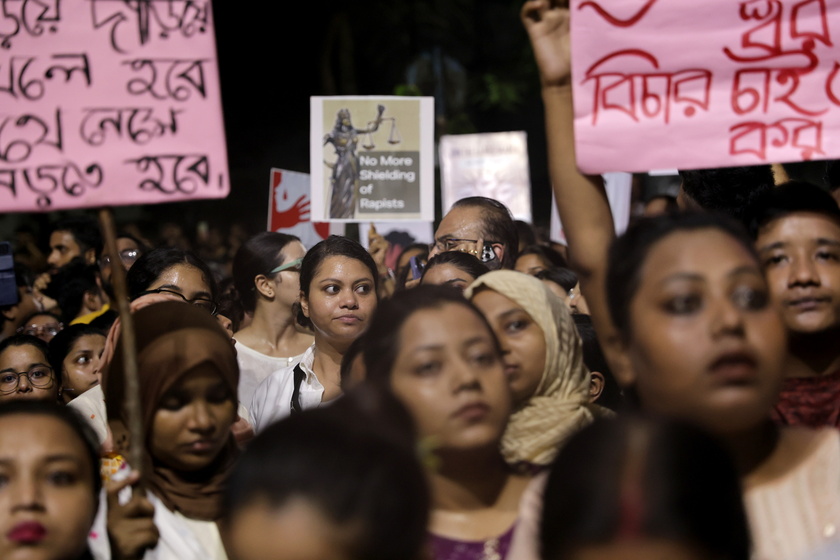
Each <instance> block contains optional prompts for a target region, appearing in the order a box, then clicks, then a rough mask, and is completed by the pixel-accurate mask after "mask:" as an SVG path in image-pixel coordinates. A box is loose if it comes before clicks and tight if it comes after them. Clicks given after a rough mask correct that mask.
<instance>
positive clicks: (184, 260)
mask: <svg viewBox="0 0 840 560" xmlns="http://www.w3.org/2000/svg"><path fill="white" fill-rule="evenodd" d="M178 264H186V265H189V266H192V267H194V268H197V269H198V270H199V271H201V274H202V275H203V276H204V279H205V280H206V281H207V284H208V285H209V286H210V295H211V297H212V298H213V300H214V301H215V300H216V298H217V296H218V293H217V292H218V287H217V286H216V281H215V279H214V278H213V273H212V272H211V270H210V268H209V267H208V266H207V264H206V263H205V262H204V261H203V260H201V259H200V258H198V256H197V255H196V254H195V253H193V252H192V251H188V250H184V249H179V248H177V247H158V248H157V249H152V250H151V251H149V252H148V253H146V254H144V255H143V256H142V257H140V258H139V259H137V261H136V262H135V263H134V264H133V265H131V268H130V269H129V270H128V274H126V283H127V284H128V297H129V299H132V300H133V299H136V298H137V297H139V296H140V294H142V293H143V292H145V291H146V290H148V289H149V286H151V285H152V284H154V282H155V280H157V279H158V278H160V276H161V275H162V274H163V273H165V272H166V271H167V270H168V269H170V268H172V267H173V266H175V265H178Z"/></svg>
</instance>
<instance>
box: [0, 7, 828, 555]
mask: <svg viewBox="0 0 840 560" xmlns="http://www.w3.org/2000/svg"><path fill="white" fill-rule="evenodd" d="M522 19H523V22H524V24H525V27H526V29H527V31H528V33H529V36H530V37H531V42H532V45H533V47H534V52H535V55H536V58H537V62H538V65H539V68H540V70H541V79H542V86H543V98H544V102H545V106H546V118H547V131H548V149H549V155H550V158H549V159H550V163H551V173H552V178H553V181H554V185H555V187H554V188H555V191H556V194H557V200H558V207H559V211H560V215H561V218H562V220H563V223H564V226H565V228H566V234H567V238H568V243H569V245H568V254H567V255H561V254H559V253H557V252H555V251H553V250H552V249H551V248H550V247H546V246H540V245H536V246H530V247H523V250H521V251H520V248H519V247H512V246H507V247H501V249H499V248H498V247H497V248H493V247H494V245H503V243H501V242H496V241H493V242H490V243H488V244H487V245H486V247H488V249H486V250H487V251H490V253H489V254H488V255H486V258H483V257H485V255H484V254H481V249H482V247H481V246H480V245H481V244H480V243H477V242H475V241H472V240H470V239H458V238H455V237H454V236H449V237H447V238H446V239H445V240H444V241H445V242H441V241H440V240H438V241H437V242H436V247H435V248H434V249H433V250H432V254H431V258H428V259H426V257H424V256H423V255H424V253H428V251H427V250H426V248H424V247H410V248H407V249H406V250H405V251H404V257H405V258H401V259H400V261H399V266H398V271H397V275H396V278H395V276H394V275H392V274H388V273H383V272H384V271H383V262H382V259H381V256H382V251H379V250H375V249H374V248H373V246H372V248H371V251H370V252H369V251H368V250H365V249H364V248H363V247H362V246H361V245H359V244H358V243H356V242H355V241H352V240H350V239H347V238H344V237H338V236H333V237H329V238H328V239H326V240H324V241H322V242H320V243H318V244H317V245H315V246H314V247H311V248H309V249H308V250H307V248H305V247H304V246H303V245H302V244H301V242H300V241H299V240H298V239H297V238H295V237H294V236H290V235H286V234H282V233H274V232H265V233H261V234H259V235H256V236H254V237H252V238H251V239H248V240H247V241H245V242H243V243H242V245H241V247H240V248H239V250H238V251H237V253H236V256H235V258H234V261H233V278H232V281H231V282H228V283H227V286H228V287H227V288H226V289H224V290H223V289H220V287H219V285H217V280H216V278H215V277H214V274H213V271H212V270H211V269H210V268H209V267H208V266H207V265H206V264H205V262H203V261H202V260H201V259H200V258H199V257H197V256H196V255H195V254H193V253H192V252H190V251H188V250H184V249H180V248H173V247H159V248H155V249H151V250H149V249H147V248H145V247H142V246H133V247H131V248H128V249H125V251H126V255H128V253H130V258H122V251H121V254H120V256H121V258H120V261H119V262H121V263H122V264H123V266H124V267H125V269H126V270H127V279H126V281H127V291H128V297H129V299H130V300H131V303H130V311H131V320H130V321H128V320H127V318H126V317H119V316H118V314H117V313H116V311H115V310H107V311H105V312H98V313H96V314H93V315H96V317H95V318H94V317H93V316H91V317H89V318H88V319H86V320H76V321H75V322H76V324H73V325H70V326H67V327H65V328H61V327H62V325H60V324H56V325H54V326H53V327H47V326H38V325H34V323H33V326H31V327H30V326H27V325H29V323H30V322H32V321H34V319H32V320H27V321H24V322H23V323H22V325H23V326H21V328H20V329H19V330H20V332H19V333H18V334H12V335H10V336H4V338H3V339H2V341H0V524H2V529H0V558H3V559H14V560H36V559H39V560H81V559H115V560H136V559H141V558H142V559H146V560H157V559H160V560H169V559H179V560H192V559H195V560H199V559H201V560H203V559H227V558H230V559H232V560H257V559H276V560H281V559H282V560H306V559H353V560H375V559H382V560H424V559H428V560H480V559H483V560H491V559H493V560H502V559H505V558H508V559H511V560H520V559H521V560H539V559H541V560H559V559H575V560H588V559H608V560H610V559H619V558H621V559H688V560H713V559H728V560H747V559H754V560H775V559H779V560H782V559H784V560H788V559H789V560H809V559H811V560H816V559H818V558H832V557H837V555H840V542H838V541H840V534H838V529H840V433H838V432H837V431H836V426H837V425H838V422H837V418H838V416H840V401H838V400H837V399H838V397H837V395H838V394H840V390H838V389H837V387H838V385H840V381H838V378H840V352H838V350H837V346H836V339H837V338H836V337H837V336H838V334H840V208H838V206H837V203H836V202H835V201H834V200H833V199H832V198H831V196H830V195H829V194H828V193H826V192H824V191H821V190H820V189H819V188H817V187H811V186H809V185H802V184H784V185H781V186H778V187H774V188H772V189H771V190H770V191H768V192H766V193H764V194H763V195H761V196H757V197H755V200H754V201H753V202H752V204H751V206H750V208H748V209H747V211H746V212H745V211H744V209H743V208H741V209H739V212H740V215H741V216H742V217H743V216H747V218H745V220H746V223H747V225H748V226H751V229H750V231H748V230H747V228H745V227H744V226H743V225H742V224H739V223H737V222H735V221H732V220H731V219H730V218H728V217H726V216H723V215H719V214H715V213H711V212H710V213H698V212H696V211H694V212H692V211H689V212H682V213H673V214H663V215H660V216H656V217H650V218H642V219H640V220H638V221H637V222H635V223H634V224H632V225H631V226H630V228H629V229H628V231H627V232H626V233H625V234H624V235H622V236H621V237H619V238H617V239H614V231H613V226H612V224H613V221H612V218H611V216H610V211H609V205H608V203H607V200H606V197H605V196H604V191H603V185H602V184H601V183H600V180H599V178H597V177H589V176H585V175H582V174H580V173H579V172H578V171H577V170H576V168H575V166H574V146H573V144H572V133H571V128H572V109H571V96H570V89H569V85H568V81H569V75H570V67H569V60H570V55H569V47H568V45H569V43H568V24H569V14H568V10H567V9H564V8H562V7H558V6H556V5H555V4H554V3H551V2H549V1H548V0H528V1H527V2H526V3H525V5H524V7H523V11H522ZM507 219H508V220H510V218H509V217H508V218H507ZM510 222H511V224H512V223H513V222H512V220H510ZM477 237H481V238H482V239H484V240H486V239H488V237H486V236H485V235H484V233H482V234H481V235H477ZM439 245H442V246H443V249H445V250H443V251H441V250H440V247H438V246H439ZM450 245H451V246H450ZM496 250H499V251H504V253H503V254H504V259H502V258H496V256H497V255H495V254H494V253H493V251H496ZM517 253H519V258H518V259H517V258H514V257H516V255H517ZM499 254H502V253H501V252H500V253H499ZM409 256H411V257H414V259H412V260H411V264H410V265H409ZM427 256H428V255H427ZM104 258H105V259H107V255H106V256H105V257H104ZM566 259H568V261H567V260H566ZM426 260H427V262H425V261H426ZM503 260H504V262H508V261H511V262H510V264H511V266H501V265H500V261H503ZM418 261H419V262H420V263H421V264H418ZM102 262H103V260H102V258H100V265H101V263H102ZM110 262H111V261H110V260H108V265H109V266H110ZM423 262H425V266H423V265H422V263H423ZM567 262H568V263H569V264H568V265H567ZM114 263H115V264H116V263H117V259H116V258H115V259H114ZM488 265H492V266H488ZM421 268H423V270H422V273H421V270H420V269H421ZM491 268H493V270H491ZM412 269H413V270H412ZM100 274H101V275H102V276H101V278H100V281H101V282H102V283H103V285H106V286H108V291H109V292H111V294H110V295H111V297H112V298H113V297H114V295H113V290H112V289H111V288H110V280H111V276H110V269H109V270H108V274H107V275H106V274H105V269H104V268H103V267H102V266H100ZM409 275H411V276H412V277H413V279H409V278H408V276H409ZM53 281H55V280H53ZM581 293H582V294H583V297H582V296H581ZM584 298H585V299H584ZM114 307H116V306H114ZM80 313H81V312H79V313H77V314H80ZM50 317H51V319H50V320H51V321H56V319H55V316H50ZM80 317H81V315H80ZM127 346H128V347H133V353H134V354H136V356H135V358H134V359H131V358H127V356H128V355H130V354H131V352H125V350H126V347H127ZM135 372H136V373H135ZM135 381H136V382H137V383H138V390H137V394H136V396H137V399H134V398H129V396H130V395H127V387H131V386H132V384H133V383H134V382H135ZM128 393H131V390H130V389H129V390H128ZM135 404H139V408H138V407H137V406H135ZM129 457H132V458H133V461H129V460H128V458H129Z"/></svg>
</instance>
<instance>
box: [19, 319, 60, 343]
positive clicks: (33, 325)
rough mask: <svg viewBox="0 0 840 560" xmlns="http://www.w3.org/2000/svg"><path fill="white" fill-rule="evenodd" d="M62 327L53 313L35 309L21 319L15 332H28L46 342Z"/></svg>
mask: <svg viewBox="0 0 840 560" xmlns="http://www.w3.org/2000/svg"><path fill="white" fill-rule="evenodd" d="M63 328H64V323H62V322H61V319H60V318H59V316H58V315H56V314H55V313H50V312H49V311H36V312H35V313H32V314H30V315H29V316H28V317H26V319H24V320H23V323H22V324H21V326H19V327H18V329H17V334H28V335H29V336H34V337H36V338H40V339H41V340H43V341H44V342H47V343H48V342H49V341H50V340H52V339H53V337H54V336H55V335H57V334H58V333H60V332H61V329H63Z"/></svg>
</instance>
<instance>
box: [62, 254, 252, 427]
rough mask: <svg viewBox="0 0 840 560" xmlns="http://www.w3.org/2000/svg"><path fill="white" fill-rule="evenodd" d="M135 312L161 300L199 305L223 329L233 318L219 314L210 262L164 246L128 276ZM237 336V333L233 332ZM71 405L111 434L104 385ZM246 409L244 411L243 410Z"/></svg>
mask: <svg viewBox="0 0 840 560" xmlns="http://www.w3.org/2000/svg"><path fill="white" fill-rule="evenodd" d="M126 283H127V284H128V297H129V299H130V300H131V311H132V312H135V311H137V310H138V309H142V308H143V307H146V306H148V305H151V304H153V303H158V302H161V301H179V302H184V303H188V304H192V305H195V306H197V307H199V308H201V309H204V310H205V311H207V313H209V314H210V315H212V316H214V317H216V319H217V320H218V321H219V323H220V324H221V325H222V327H223V328H226V329H227V330H229V327H228V325H229V323H230V321H229V320H228V319H227V318H225V317H222V316H221V315H217V313H216V312H217V307H218V306H217V304H216V283H215V282H214V281H213V275H212V273H211V272H210V269H209V268H208V267H207V265H206V264H205V263H204V262H203V261H202V260H201V259H199V258H198V257H197V256H196V255H195V254H194V253H192V252H191V251H185V250H183V249H178V248H176V247H161V248H158V249H153V250H152V251H150V252H148V253H146V254H145V255H143V256H142V257H140V258H139V259H137V262H135V263H134V265H132V267H131V269H130V270H129V271H128V274H127V275H126ZM120 330H121V327H120V323H119V322H117V323H115V324H114V326H113V327H112V328H111V331H110V332H109V333H108V340H107V342H106V344H105V350H104V352H103V353H102V360H101V367H102V370H103V371H105V370H106V369H107V366H108V364H109V363H110V362H111V359H112V358H113V355H114V346H115V344H116V340H117V338H118V336H119V333H120ZM230 334H231V336H233V333H230ZM70 406H73V407H75V408H77V409H78V410H79V411H80V412H81V413H82V415H83V416H84V417H85V418H90V420H91V425H92V426H93V428H94V429H95V430H96V432H97V434H98V435H99V437H100V439H101V441H102V442H105V441H106V439H107V436H108V420H107V416H106V413H105V401H104V398H103V394H102V388H101V386H100V387H94V388H92V389H91V390H89V391H87V392H85V393H84V394H83V395H81V396H80V397H79V398H76V399H73V400H72V401H71V403H70ZM243 412H244V411H243Z"/></svg>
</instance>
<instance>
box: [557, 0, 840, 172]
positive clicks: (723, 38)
mask: <svg viewBox="0 0 840 560" xmlns="http://www.w3.org/2000/svg"><path fill="white" fill-rule="evenodd" d="M571 10H572V53H573V54H572V56H573V60H572V62H573V68H572V70H573V81H574V102H575V137H576V145H577V158H578V166H579V167H580V168H581V169H582V170H583V171H585V172H587V173H602V172H606V171H647V170H649V169H662V168H681V169H696V168H707V167H726V166H736V165H758V164H764V163H774V162H792V161H805V160H816V159H828V158H836V157H840V1H838V0H742V1H736V0H706V1H704V2H688V1H686V0H573V1H572V4H571Z"/></svg>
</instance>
